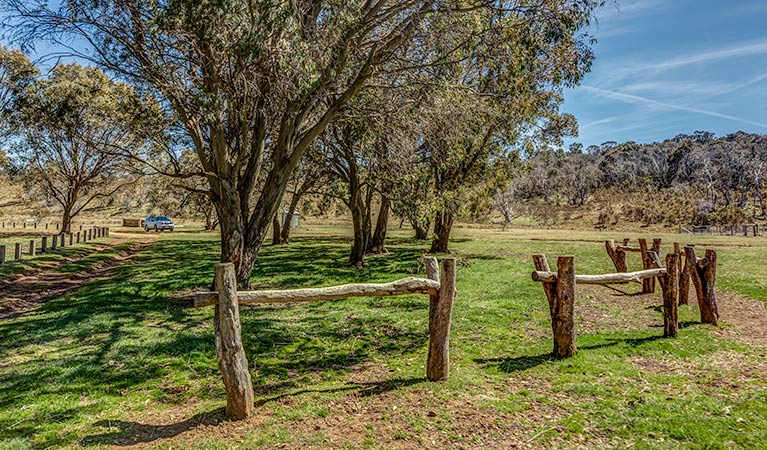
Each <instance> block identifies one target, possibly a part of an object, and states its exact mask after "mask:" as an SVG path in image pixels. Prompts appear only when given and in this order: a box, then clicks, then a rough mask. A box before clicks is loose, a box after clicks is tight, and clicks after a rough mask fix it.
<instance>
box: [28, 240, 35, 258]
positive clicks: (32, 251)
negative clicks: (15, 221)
mask: <svg viewBox="0 0 767 450" xmlns="http://www.w3.org/2000/svg"><path fill="white" fill-rule="evenodd" d="M29 256H35V240H34V239H30V240H29Z"/></svg>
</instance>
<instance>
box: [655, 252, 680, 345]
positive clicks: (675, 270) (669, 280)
mask: <svg viewBox="0 0 767 450" xmlns="http://www.w3.org/2000/svg"><path fill="white" fill-rule="evenodd" d="M680 259H681V256H680V255H679V254H678V253H670V254H668V255H666V274H665V275H664V276H662V277H659V278H660V280H661V282H660V283H661V289H662V290H663V336H669V337H674V336H676V335H677V333H679V316H678V311H677V305H678V303H679V301H678V298H677V297H678V295H679V260H680Z"/></svg>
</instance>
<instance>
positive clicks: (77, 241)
mask: <svg viewBox="0 0 767 450" xmlns="http://www.w3.org/2000/svg"><path fill="white" fill-rule="evenodd" d="M76 243H78V244H79V243H80V232H79V231H78V232H77V240H76Z"/></svg>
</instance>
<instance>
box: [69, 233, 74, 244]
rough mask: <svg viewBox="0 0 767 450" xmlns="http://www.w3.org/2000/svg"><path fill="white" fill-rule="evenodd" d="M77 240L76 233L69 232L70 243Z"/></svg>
mask: <svg viewBox="0 0 767 450" xmlns="http://www.w3.org/2000/svg"><path fill="white" fill-rule="evenodd" d="M74 242H75V235H74V233H69V245H70V246H72V244H74Z"/></svg>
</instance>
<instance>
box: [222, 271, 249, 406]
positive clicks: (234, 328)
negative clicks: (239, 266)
mask: <svg viewBox="0 0 767 450" xmlns="http://www.w3.org/2000/svg"><path fill="white" fill-rule="evenodd" d="M215 284H216V290H217V291H218V303H217V304H216V312H215V316H214V321H215V324H214V325H215V334H216V355H217V357H218V358H217V359H218V368H219V370H220V371H221V375H222V377H223V379H224V386H225V387H226V413H227V414H228V415H230V416H232V417H235V418H237V419H246V418H248V417H250V416H252V415H253V413H254V411H255V405H254V403H253V401H254V395H253V383H252V381H251V379H250V372H249V371H248V359H247V358H246V357H245V350H244V349H243V347H242V337H241V324H240V306H239V303H238V301H237V278H236V277H235V273H234V264H232V263H223V264H216V282H215Z"/></svg>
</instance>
